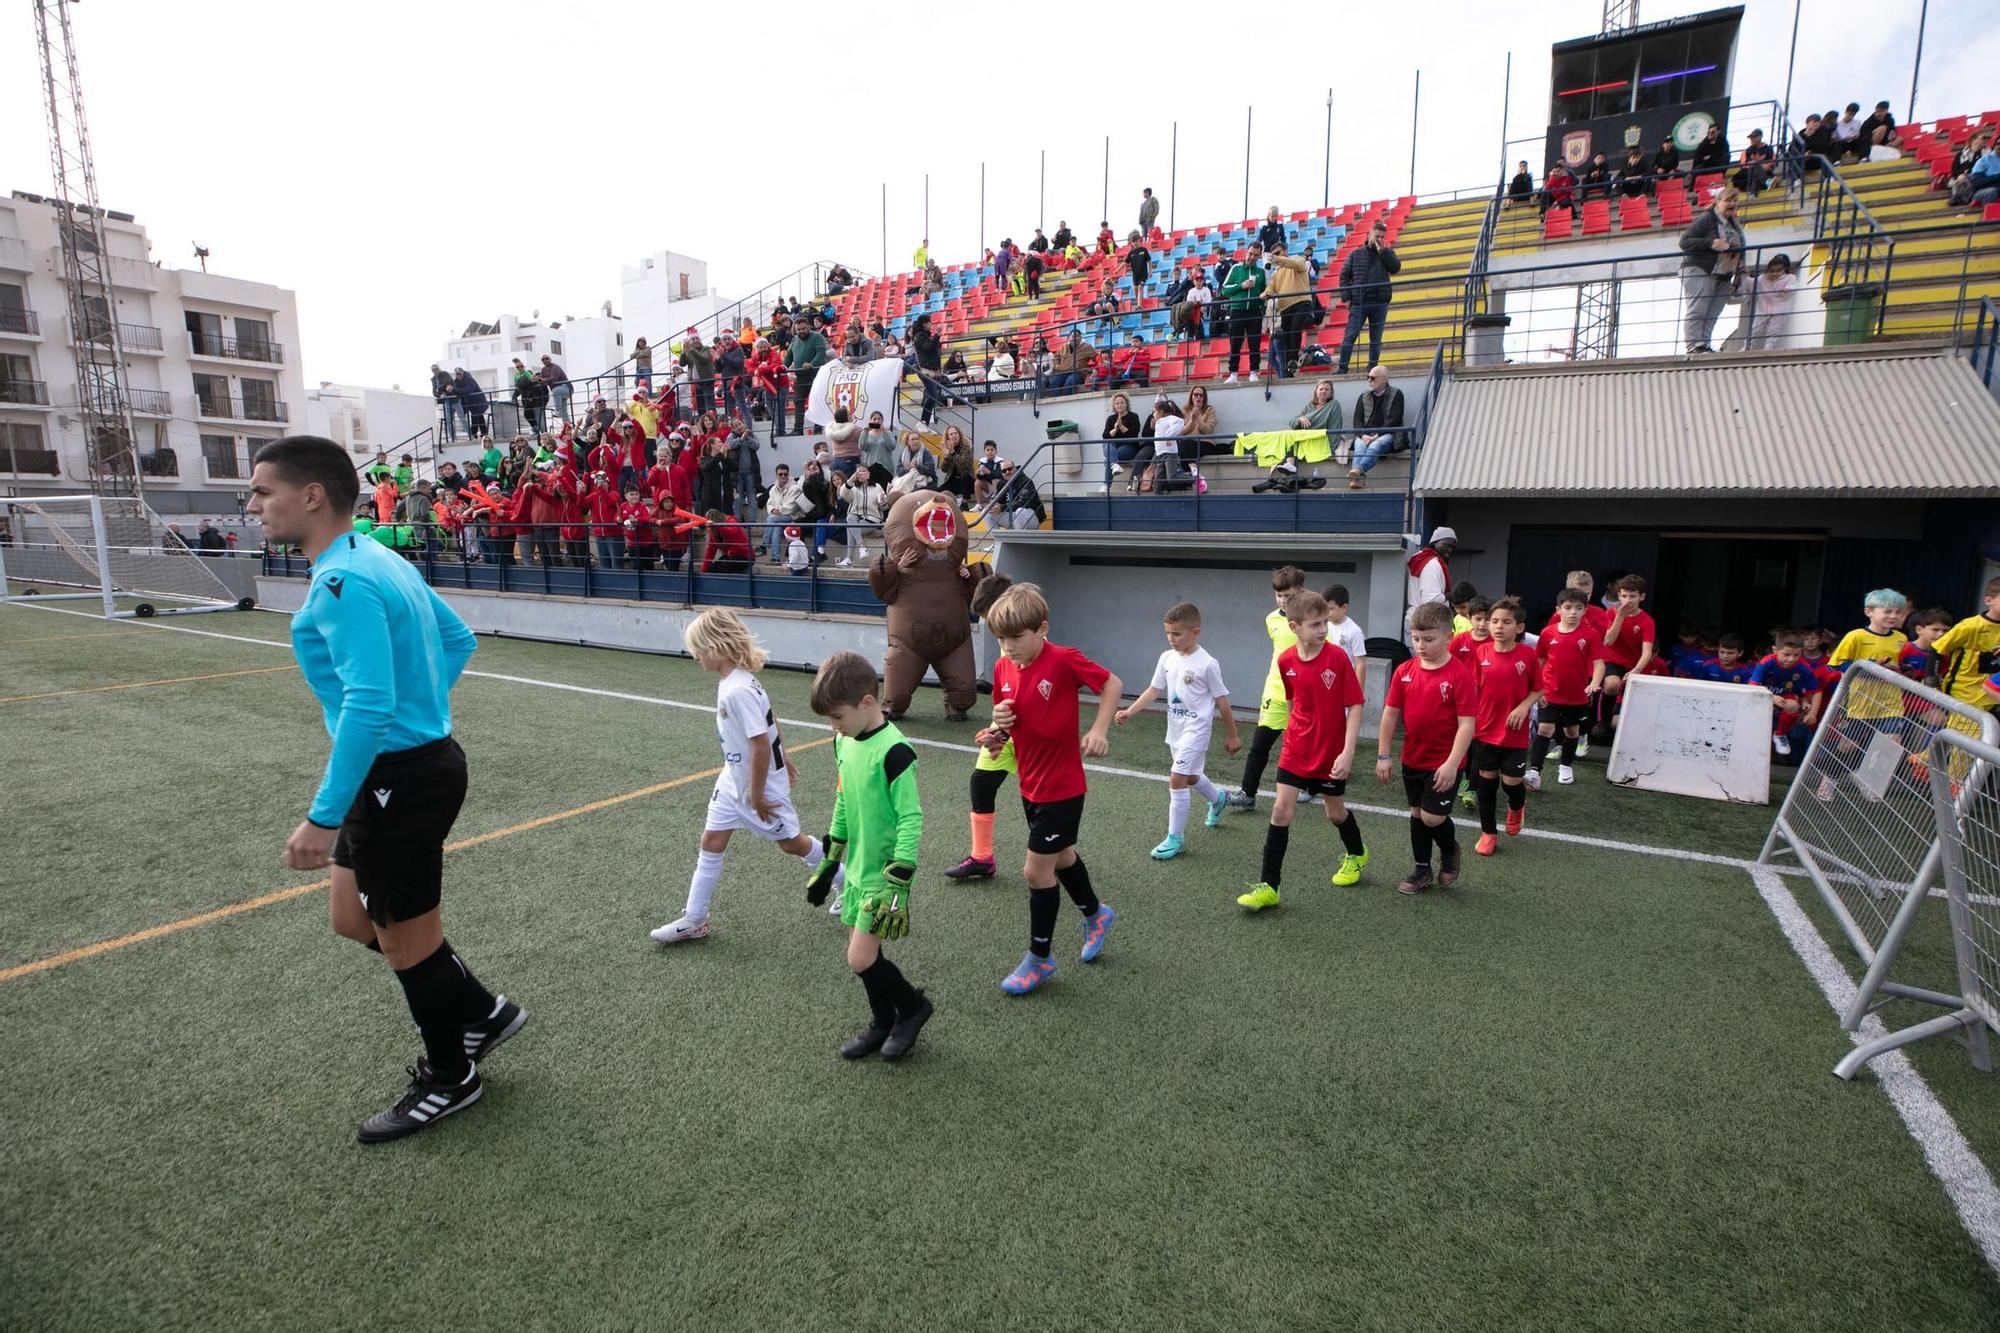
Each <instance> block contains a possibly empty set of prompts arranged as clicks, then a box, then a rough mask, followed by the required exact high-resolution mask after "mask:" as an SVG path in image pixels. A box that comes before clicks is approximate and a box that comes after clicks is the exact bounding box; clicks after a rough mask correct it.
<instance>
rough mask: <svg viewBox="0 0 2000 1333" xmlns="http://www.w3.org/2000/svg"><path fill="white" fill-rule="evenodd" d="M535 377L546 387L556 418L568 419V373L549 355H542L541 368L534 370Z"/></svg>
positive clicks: (569, 391) (569, 392) (570, 391)
mask: <svg viewBox="0 0 2000 1333" xmlns="http://www.w3.org/2000/svg"><path fill="white" fill-rule="evenodd" d="M535 378H536V379H538V380H540V381H541V382H542V383H543V384H544V385H546V386H547V387H548V391H549V400H550V402H551V403H553V404H554V406H555V412H556V419H557V420H559V421H568V420H569V400H570V394H571V393H572V392H574V390H572V389H571V387H570V382H569V374H568V372H566V371H565V370H564V369H563V368H562V367H561V366H559V365H557V364H556V363H555V358H554V357H551V356H544V357H542V368H541V369H540V370H537V371H536V372H535Z"/></svg>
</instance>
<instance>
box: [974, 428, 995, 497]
mask: <svg viewBox="0 0 2000 1333" xmlns="http://www.w3.org/2000/svg"><path fill="white" fill-rule="evenodd" d="M998 489H1000V446H999V444H997V443H996V442H994V441H992V440H988V441H987V442H986V443H985V444H982V445H980V446H979V463H978V465H977V466H976V467H975V468H974V469H973V473H972V502H973V503H974V504H979V505H983V504H985V503H986V502H987V501H988V500H990V499H992V498H993V493H994V492H995V491H997V490H998Z"/></svg>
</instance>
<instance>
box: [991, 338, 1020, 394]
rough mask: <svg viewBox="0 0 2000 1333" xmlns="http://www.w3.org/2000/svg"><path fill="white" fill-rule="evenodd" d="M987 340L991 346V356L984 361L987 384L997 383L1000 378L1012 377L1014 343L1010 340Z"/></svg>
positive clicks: (1009, 378) (1008, 378)
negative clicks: (988, 359)
mask: <svg viewBox="0 0 2000 1333" xmlns="http://www.w3.org/2000/svg"><path fill="white" fill-rule="evenodd" d="M987 342H988V343H989V344H991V345H992V347H993V356H992V359H991V360H990V361H988V362H987V363H986V382H987V383H988V384H997V383H999V382H1000V381H1002V380H1011V379H1013V378H1014V344H1013V343H1011V342H1000V341H998V340H996V339H992V338H989V339H987Z"/></svg>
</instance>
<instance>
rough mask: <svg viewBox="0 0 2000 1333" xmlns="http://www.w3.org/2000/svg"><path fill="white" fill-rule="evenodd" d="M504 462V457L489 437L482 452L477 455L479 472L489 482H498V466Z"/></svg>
mask: <svg viewBox="0 0 2000 1333" xmlns="http://www.w3.org/2000/svg"><path fill="white" fill-rule="evenodd" d="M505 461H506V456H505V455H504V454H502V453H501V452H500V446H499V445H497V444H495V443H494V442H493V440H492V439H491V438H490V437H489V438H488V439H487V441H486V448H485V450H484V452H482V453H481V454H480V455H479V470H480V471H481V472H482V473H484V474H485V475H486V479H487V480H488V481H489V482H492V481H498V480H499V479H500V464H501V463H503V462H505Z"/></svg>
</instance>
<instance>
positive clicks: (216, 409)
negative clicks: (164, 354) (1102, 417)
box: [195, 390, 292, 422]
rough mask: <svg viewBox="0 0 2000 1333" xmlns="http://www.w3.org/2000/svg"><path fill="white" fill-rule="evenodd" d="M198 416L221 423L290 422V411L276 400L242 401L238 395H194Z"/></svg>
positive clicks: (257, 399)
mask: <svg viewBox="0 0 2000 1333" xmlns="http://www.w3.org/2000/svg"><path fill="white" fill-rule="evenodd" d="M195 404H196V408H197V411H198V412H199V414H200V415H202V416H205V417H214V418H216V419H218V420H222V421H278V422H283V421H290V420H291V419H292V418H291V409H290V408H289V407H287V406H286V405H285V404H284V403H281V402H279V401H277V400H276V399H261V398H256V399H247V400H246V399H244V398H243V397H241V396H239V395H230V394H214V393H202V392H200V391H199V390H197V391H196V393H195Z"/></svg>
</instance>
